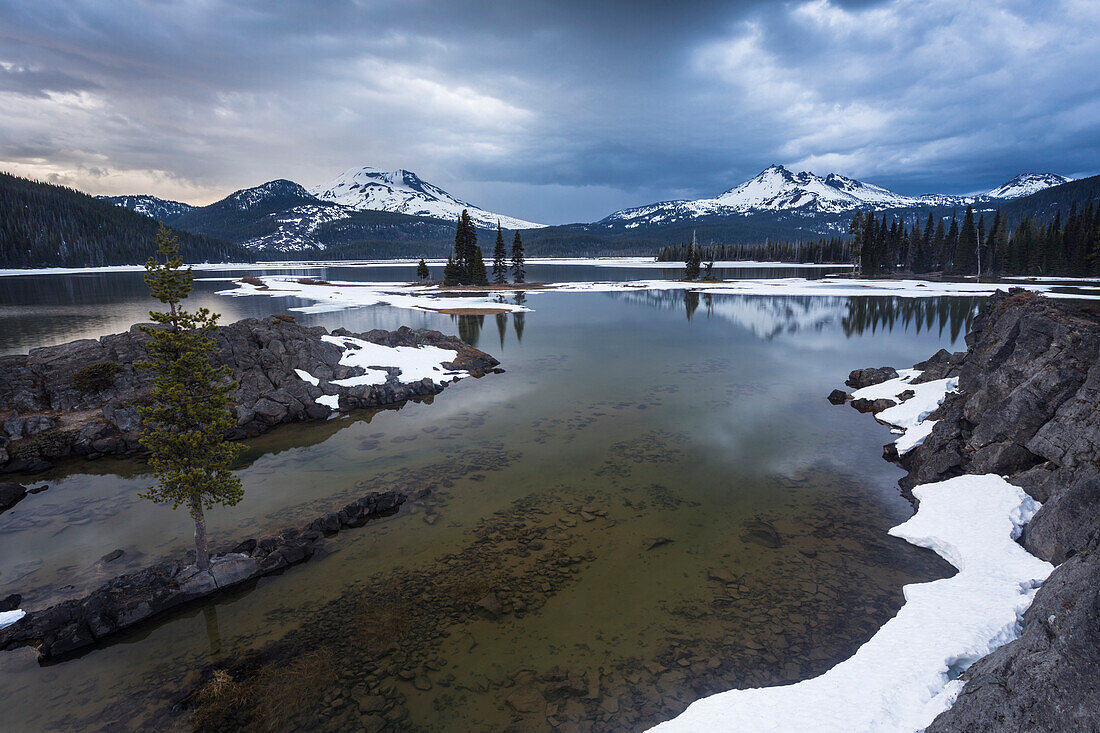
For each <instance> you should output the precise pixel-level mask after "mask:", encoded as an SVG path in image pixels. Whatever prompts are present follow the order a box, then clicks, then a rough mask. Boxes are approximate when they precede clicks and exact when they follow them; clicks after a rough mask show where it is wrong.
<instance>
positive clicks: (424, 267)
mask: <svg viewBox="0 0 1100 733" xmlns="http://www.w3.org/2000/svg"><path fill="white" fill-rule="evenodd" d="M416 276H417V277H418V278H419V279H421V280H427V279H428V278H429V277H431V276H432V272H431V270H429V269H428V263H427V262H425V261H424V258H423V257H421V258H420V264H418V265H417V266H416Z"/></svg>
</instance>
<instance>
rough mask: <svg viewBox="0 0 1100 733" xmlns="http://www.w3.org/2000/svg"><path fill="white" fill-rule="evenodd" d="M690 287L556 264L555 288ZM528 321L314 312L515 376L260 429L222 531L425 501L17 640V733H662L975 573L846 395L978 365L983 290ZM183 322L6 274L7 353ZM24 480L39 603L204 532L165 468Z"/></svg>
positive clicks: (253, 305) (324, 272)
mask: <svg viewBox="0 0 1100 733" xmlns="http://www.w3.org/2000/svg"><path fill="white" fill-rule="evenodd" d="M413 270H414V267H413V266H408V265H404V266H400V267H370V268H362V267H347V266H343V267H325V268H309V269H305V268H302V269H298V268H289V269H287V268H281V269H271V270H270V271H262V270H256V269H252V270H249V271H248V272H247V273H245V272H244V271H240V272H235V271H224V272H221V271H203V272H197V273H196V277H197V278H199V281H197V282H196V284H195V293H194V294H193V295H192V297H191V298H190V299H189V300H188V302H187V305H188V306H189V307H191V308H195V307H198V306H200V305H203V306H207V307H210V308H212V309H214V310H216V311H218V312H221V313H222V314H223V321H224V322H231V321H234V320H237V319H240V318H245V317H262V316H265V315H268V314H271V313H286V312H290V313H293V311H290V310H289V309H291V308H294V307H296V306H300V305H308V304H307V303H304V302H300V301H297V300H295V299H293V298H269V297H252V298H247V297H245V298H229V297H224V296H218V295H215V292H216V291H217V290H220V289H225V288H227V287H230V285H231V283H229V282H228V280H231V279H233V278H235V277H239V276H240V275H241V274H267V272H270V273H272V274H274V273H282V274H285V273H299V274H302V275H305V276H309V277H314V278H323V279H329V280H359V281H399V280H407V279H411V278H412V277H413ZM828 271H829V270H827V269H821V268H815V269H806V270H801V269H797V268H777V269H766V268H752V269H729V270H721V271H717V272H716V275H718V276H719V277H723V278H725V277H730V278H739V277H752V278H761V277H792V276H802V277H820V276H822V275H823V274H825V273H826V272H828ZM681 274H682V270H681V269H680V268H668V269H663V268H662V269H654V268H630V267H621V268H611V267H593V266H581V265H531V266H530V267H529V280H532V281H569V280H576V281H587V280H631V279H641V278H645V279H651V278H678V277H680V276H681ZM508 297H509V298H515V297H516V295H515V294H510V295H509V296H508ZM520 297H521V298H522V297H523V296H520ZM526 304H527V305H528V306H529V307H530V308H531V309H532V311H531V312H528V313H512V314H502V315H487V316H448V315H443V314H438V313H428V312H422V311H412V310H402V309H396V308H391V307H387V306H372V307H365V308H354V309H346V310H340V311H335V312H328V313H309V314H298V315H297V320H298V322H299V323H304V324H307V325H323V326H326V327H328V328H337V327H345V328H348V329H350V330H352V331H356V332H359V331H367V330H370V329H372V328H390V329H392V328H396V327H398V326H401V325H408V326H412V327H414V328H420V327H426V328H433V329H438V330H441V331H443V332H445V333H456V334H459V335H460V336H461V337H462V338H463V339H464V340H466V341H467V342H469V343H471V344H473V345H475V346H477V347H479V348H481V349H483V350H485V351H487V352H489V353H491V354H493V355H494V356H496V357H497V358H498V359H500V361H501V363H502V366H503V367H504V369H505V370H506V371H505V373H503V374H498V375H489V376H486V377H484V378H482V379H477V380H475V379H467V380H463V381H460V382H458V383H456V384H454V385H452V386H449V387H448V388H447V389H446V390H445V391H444V392H443V393H442V394H440V395H438V396H436V397H435V398H434V399H432V400H426V401H423V402H417V403H408V404H405V405H403V406H401V407H399V408H397V409H387V410H380V411H361V412H355V413H352V414H350V415H347V416H344V417H341V418H339V419H333V420H329V421H326V422H319V423H311V424H299V425H289V426H282V427H280V428H278V429H276V430H274V431H272V432H270V433H268V434H266V435H264V436H261V437H259V438H256V439H254V440H250V441H248V442H247V444H246V448H245V451H244V452H243V454H242V457H241V460H240V462H239V463H240V465H239V466H238V467H237V471H238V474H239V475H240V476H241V478H242V480H243V483H244V488H245V492H246V494H245V499H244V500H243V501H242V502H241V503H240V504H239V505H237V506H236V507H233V508H217V509H215V510H213V511H212V512H210V513H209V514H208V523H209V531H210V535H211V545H212V547H218V548H227V547H229V546H232V545H233V544H235V543H236V542H237V541H239V540H241V539H244V538H246V537H255V536H259V535H261V534H270V533H274V532H277V531H279V530H280V529H283V528H287V527H292V526H297V525H300V524H301V523H302V522H303V521H304V520H306V519H307V518H311V517H313V516H316V515H318V514H320V513H323V512H325V511H329V510H332V509H335V508H339V507H340V506H343V504H345V503H347V501H349V500H350V499H353V498H356V497H358V496H361V495H363V494H364V493H366V492H368V491H370V490H374V489H399V490H403V491H406V492H407V493H408V494H409V496H410V497H411V498H412V500H411V501H410V502H409V503H407V504H406V505H405V507H404V508H403V509H402V511H401V512H400V513H398V514H397V515H395V516H393V517H389V518H387V519H385V520H382V521H378V522H375V523H373V524H370V525H368V526H366V527H364V528H362V529H357V530H351V531H346V532H342V533H340V534H339V535H338V536H335V537H333V538H330V539H328V540H326V543H327V547H328V551H327V554H325V556H324V557H321V558H318V559H315V560H313V561H312V562H309V563H307V564H305V565H301V566H297V567H294V568H292V569H290V570H288V571H287V572H285V573H283V574H282V575H280V576H274V577H268V578H265V579H263V580H261V581H259V582H258V583H256V584H253V585H251V586H249V587H245V588H242V589H239V590H237V591H235V592H233V593H232V594H230V595H227V596H221V597H219V598H217V599H216V600H213V601H209V602H206V603H202V604H197V605H193V606H189V607H187V608H185V609H183V610H181V611H179V612H177V613H174V614H170V615H168V616H166V617H163V618H160V619H157V620H155V621H154V622H152V623H150V624H148V625H144V626H141V627H139V628H137V629H133V630H131V631H130V632H128V633H126V634H123V635H120V636H118V637H115V638H114V639H113V640H112V641H111V642H110V643H109V644H106V645H104V646H102V647H101V648H98V649H95V650H94V651H92V652H90V653H88V654H85V655H84V656H82V657H80V658H77V659H71V660H66V661H63V662H60V663H57V664H51V665H49V666H45V667H42V666H39V664H38V663H37V661H36V660H35V655H34V653H33V651H32V650H28V649H24V650H20V651H17V652H6V653H2V654H0V681H2V683H3V686H4V689H5V693H6V694H5V704H4V706H3V707H2V709H0V728H3V729H5V730H39V729H51V730H98V729H110V730H130V729H149V728H156V729H167V730H176V729H178V730H187V729H190V728H192V727H194V726H195V725H197V724H201V725H205V726H208V727H218V726H219V725H221V726H226V725H228V726H239V727H250V728H253V729H270V730H284V729H285V730H293V729H300V728H310V729H315V730H346V729H349V728H355V729H367V730H378V729H381V728H383V727H386V726H388V727H390V728H393V729H400V730H433V731H439V730H454V731H467V730H504V729H511V730H551V729H555V728H557V729H577V730H591V729H597V730H637V729H641V728H645V727H646V726H648V725H651V724H654V723H657V722H659V721H661V720H664V719H667V718H669V717H672V716H674V715H676V714H677V713H679V712H680V711H682V710H683V709H684V708H685V707H686V706H687V705H688V704H689V703H690V702H691V701H692V700H694V699H697V698H698V697H701V696H703V695H706V694H709V693H711V692H716V691H720V690H725V689H730V688H733V687H748V686H762V685H774V684H780V683H785V682H792V681H796V680H800V679H805V678H807V677H811V676H815V675H817V674H820V673H821V672H823V671H825V670H826V669H828V668H829V667H830V666H832V665H834V664H835V663H837V662H838V661H840V660H842V659H844V658H845V657H847V656H850V655H851V654H852V653H853V652H854V650H855V649H856V648H858V647H859V645H860V644H862V643H863V642H864V641H866V640H867V639H868V638H870V636H871V635H872V634H873V633H874V632H875V631H876V630H877V629H878V627H879V626H881V624H882V623H883V622H884V621H885V620H887V619H888V618H890V617H891V616H892V615H893V614H894V613H895V612H896V611H897V609H898V608H899V607H900V606H901V604H902V602H903V597H902V591H901V589H902V586H903V585H905V584H907V583H914V582H923V581H926V580H930V579H933V578H937V577H944V576H946V575H950V574H951V573H952V572H953V569H952V568H951V567H950V566H949V565H947V564H946V563H945V562H943V561H942V560H940V559H939V558H938V557H936V556H935V555H934V554H932V553H931V552H929V551H924V550H920V549H918V548H915V547H913V546H912V545H909V544H907V543H905V542H904V541H902V540H900V539H896V538H893V537H889V536H888V535H887V534H886V530H887V529H888V528H889V527H891V526H893V525H895V524H898V523H899V522H901V521H903V520H904V519H905V518H907V517H909V516H910V515H911V514H912V507H911V506H910V505H909V503H908V502H907V501H905V500H904V499H902V498H901V497H900V495H899V492H898V489H897V486H896V481H897V479H898V478H899V477H900V476H901V475H902V472H901V471H900V469H898V468H897V467H895V466H893V465H891V464H889V463H887V462H885V461H883V460H882V457H881V454H882V445H883V444H884V443H886V442H888V441H889V440H891V437H892V436H891V435H890V433H889V431H888V430H887V429H886V428H885V427H883V426H881V425H879V424H877V423H876V422H875V421H874V420H872V419H871V418H870V417H869V416H866V415H860V414H858V413H857V412H856V411H854V410H852V409H850V408H848V407H846V406H842V407H834V406H832V405H830V404H829V403H828V402H827V401H826V400H825V396H826V395H827V394H828V393H829V391H830V390H832V389H833V388H835V387H838V386H841V385H842V383H843V381H844V379H845V378H846V376H847V374H848V372H849V371H850V370H852V369H855V368H860V367H865V366H879V365H884V364H887V365H894V366H899V367H901V366H910V365H912V364H913V363H915V362H917V361H921V360H923V359H925V358H927V357H928V356H930V355H931V354H933V353H934V352H935V351H936V350H938V349H940V348H947V349H948V350H959V349H961V348H963V344H962V337H963V335H964V334H965V332H966V329H967V326H968V324H969V322H970V320H971V318H972V317H973V314H974V313H975V312H976V309H977V307H978V305H979V304H980V299H979V298H971V297H951V298H947V297H941V298H924V299H898V298H894V297H851V298H848V297H812V296H791V297H781V296H753V295H722V294H710V295H706V294H704V295H700V294H693V293H686V294H685V293H684V292H677V291H641V292H627V293H540V294H537V295H530V296H528V297H527V299H526ZM153 305H154V303H153V302H152V301H151V300H150V299H149V297H148V294H147V291H146V289H145V286H144V285H143V283H142V279H141V273H137V272H100V273H84V274H74V275H58V274H48V275H47V274H42V275H26V276H18V277H3V278H0V353H5V354H6V353H20V352H25V351H26V350H28V349H29V348H33V347H36V346H42V345H47V344H56V343H62V342H65V341H69V340H72V339H75V338H94V337H98V336H101V335H104V334H107V333H112V332H117V331H121V330H125V329H126V328H128V327H129V326H130V325H131V324H132V323H135V322H138V321H142V320H145V317H146V312H147V311H148V310H149V309H150V307H152V306H153ZM17 479H18V480H26V481H28V482H35V483H42V482H45V483H47V484H49V486H50V488H49V490H48V491H46V492H44V493H41V494H37V495H33V496H29V497H28V498H27V499H25V500H24V501H23V502H21V503H20V504H18V505H17V506H16V507H15V508H13V509H11V510H9V511H7V512H5V513H4V514H2V515H0V558H3V560H2V562H0V597H3V596H6V595H7V594H9V593H13V592H18V593H22V594H23V596H24V608H27V609H32V608H40V607H43V606H45V605H49V604H50V603H54V602H57V601H58V600H61V599H63V598H65V597H72V596H76V595H79V594H81V593H83V592H86V591H88V590H91V589H93V588H94V587H96V586H97V585H99V584H101V583H102V582H104V581H105V580H106V579H107V578H109V577H112V576H113V575H115V574H118V573H119V572H122V571H125V570H129V569H136V568H138V567H141V566H144V565H146V564H149V563H151V562H152V561H154V560H155V559H158V558H161V557H165V556H169V555H181V554H182V553H183V552H185V551H186V550H187V548H188V547H189V546H191V545H192V542H193V540H192V535H191V531H192V526H191V524H190V522H189V519H188V517H187V515H186V514H185V513H183V512H181V511H176V512H173V511H172V510H171V509H169V508H167V507H164V506H158V505H154V504H151V503H150V502H148V501H145V500H141V499H138V498H137V496H136V494H137V492H138V491H139V490H140V489H142V488H143V487H145V486H146V485H147V484H148V482H149V476H148V475H147V474H146V473H145V468H144V466H143V465H142V464H141V463H140V462H138V461H134V460H118V459H107V458H104V459H100V460H97V461H83V460H81V461H77V462H71V463H67V464H64V465H59V466H58V467H56V468H54V469H52V470H51V471H50V472H48V473H46V474H41V475H38V476H34V477H17ZM115 549H121V550H123V551H124V554H123V556H122V557H121V558H120V559H118V560H116V561H114V562H111V563H109V564H107V563H104V562H102V561H101V560H100V559H99V558H101V557H102V556H104V555H106V554H107V553H109V552H111V551H113V550H115Z"/></svg>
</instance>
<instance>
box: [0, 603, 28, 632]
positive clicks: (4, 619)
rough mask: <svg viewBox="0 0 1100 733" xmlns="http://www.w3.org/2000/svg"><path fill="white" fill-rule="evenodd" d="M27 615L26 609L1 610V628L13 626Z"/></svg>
mask: <svg viewBox="0 0 1100 733" xmlns="http://www.w3.org/2000/svg"><path fill="white" fill-rule="evenodd" d="M26 615H27V612H26V611H23V610H21V609H18V608H17V609H15V610H14V611H0V629H2V628H4V627H5V626H11V625H12V624H14V623H15V622H16V621H18V620H19V619H21V618H23V617H24V616H26Z"/></svg>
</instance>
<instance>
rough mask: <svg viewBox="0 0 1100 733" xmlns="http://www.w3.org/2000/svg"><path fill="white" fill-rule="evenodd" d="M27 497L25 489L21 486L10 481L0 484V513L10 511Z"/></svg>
mask: <svg viewBox="0 0 1100 733" xmlns="http://www.w3.org/2000/svg"><path fill="white" fill-rule="evenodd" d="M26 496H27V489H26V487H24V486H23V485H22V484H16V483H12V482H11V481H4V482H0V512H2V511H4V510H5V509H11V508H12V507H13V506H15V505H16V504H18V503H19V502H20V501H22V500H23V499H24V498H25V497H26Z"/></svg>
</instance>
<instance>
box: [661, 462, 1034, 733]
mask: <svg viewBox="0 0 1100 733" xmlns="http://www.w3.org/2000/svg"><path fill="white" fill-rule="evenodd" d="M913 494H914V496H916V497H917V499H918V500H919V501H920V508H919V509H918V511H917V513H916V514H915V515H913V517H912V518H910V519H909V520H908V521H906V522H905V523H903V524H900V525H898V526H897V527H894V528H893V529H891V530H890V534H892V535H894V536H895V537H900V538H902V539H904V540H906V541H908V542H910V543H912V544H914V545H917V546H920V547H927V548H929V549H931V550H934V551H935V552H936V553H937V554H939V555H940V556H942V557H943V558H944V559H945V560H947V561H948V562H950V563H951V564H952V565H954V566H955V567H957V568H958V569H959V572H958V574H957V575H955V576H954V577H951V578H946V579H943V580H936V581H933V582H931V583H917V584H912V585H907V586H905V588H904V594H905V604H904V605H903V606H902V607H901V610H900V611H898V614H897V616H895V617H894V618H892V619H890V620H889V621H887V622H886V624H885V625H883V627H882V628H881V629H879V631H878V633H876V634H875V635H874V636H873V637H871V639H870V640H869V641H868V642H867V643H865V644H864V645H863V646H861V647H860V648H859V650H858V651H857V652H856V653H855V655H853V656H852V657H850V658H849V659H847V660H845V661H843V662H841V663H840V664H838V665H837V666H835V667H833V668H832V669H830V670H829V671H828V672H826V673H825V674H823V675H821V676H820V677H815V678H813V679H810V680H805V681H803V682H798V683H796V684H793V685H785V686H782V687H769V688H756V689H747V690H730V691H728V692H722V693H718V694H716V695H712V696H710V697H707V698H704V699H702V700H698V701H696V702H695V703H692V705H691V706H689V707H688V709H687V710H685V711H684V712H683V713H682V714H681V715H680V716H678V717H676V718H675V719H673V720H671V721H668V722H665V723H662V724H660V725H658V726H656V727H655V728H653V729H652V730H654V731H659V732H660V733H674V732H675V731H690V732H691V733H696V732H697V731H723V730H751V731H799V732H802V731H844V732H848V731H918V730H921V729H923V728H924V727H926V726H927V725H928V724H929V723H931V721H932V719H933V718H935V716H936V715H938V714H939V713H940V712H942V711H943V710H946V709H947V707H949V706H950V705H951V703H952V702H954V699H955V696H956V695H957V694H958V692H959V690H960V689H961V687H962V685H961V683H959V682H958V681H955V680H954V678H955V677H957V676H958V674H959V673H961V672H962V671H963V670H965V669H966V667H968V666H969V665H970V664H972V663H973V662H974V661H975V660H977V659H978V658H980V657H982V656H984V655H986V654H988V653H989V652H991V651H992V650H993V649H995V648H997V647H998V646H1000V645H1002V644H1005V643H1007V642H1009V641H1011V640H1012V639H1014V638H1016V637H1017V635H1018V630H1017V624H1018V619H1019V616H1020V614H1021V613H1023V611H1024V610H1025V609H1026V608H1027V607H1028V606H1029V605H1030V604H1031V600H1032V597H1033V596H1034V594H1035V590H1036V589H1037V587H1038V585H1039V584H1040V583H1041V582H1042V581H1043V580H1044V579H1045V578H1046V577H1047V575H1049V574H1050V572H1051V571H1052V570H1053V569H1054V567H1053V566H1052V565H1051V564H1050V563H1047V562H1044V561H1042V560H1039V559H1038V558H1036V557H1034V556H1032V555H1030V554H1028V553H1027V551H1025V550H1024V549H1023V548H1022V547H1020V545H1018V544H1016V542H1014V541H1013V540H1014V538H1016V537H1017V536H1019V533H1020V529H1021V528H1022V527H1023V525H1024V524H1025V523H1026V522H1028V521H1029V520H1030V519H1031V517H1032V516H1033V515H1034V514H1035V512H1036V511H1037V510H1038V508H1039V505H1038V503H1037V502H1035V501H1034V500H1033V499H1031V498H1030V497H1029V496H1027V494H1025V493H1024V492H1023V491H1022V490H1021V489H1019V488H1017V487H1016V486H1013V485H1011V484H1009V483H1008V482H1007V481H1005V480H1004V479H1003V478H1001V477H999V476H995V475H985V476H959V477H957V478H953V479H949V480H947V481H940V482H937V483H932V484H925V485H923V486H918V487H916V488H915V489H914V490H913Z"/></svg>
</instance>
